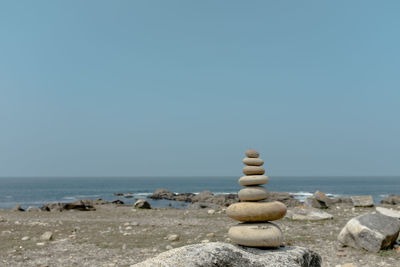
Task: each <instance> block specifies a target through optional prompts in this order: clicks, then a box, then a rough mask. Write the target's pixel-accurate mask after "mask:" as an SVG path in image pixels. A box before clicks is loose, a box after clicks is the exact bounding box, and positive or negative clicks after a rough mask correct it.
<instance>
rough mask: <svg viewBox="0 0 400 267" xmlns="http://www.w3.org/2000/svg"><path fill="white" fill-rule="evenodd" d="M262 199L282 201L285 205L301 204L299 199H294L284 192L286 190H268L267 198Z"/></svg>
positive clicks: (294, 205)
mask: <svg viewBox="0 0 400 267" xmlns="http://www.w3.org/2000/svg"><path fill="white" fill-rule="evenodd" d="M263 201H266V202H272V201H279V202H282V203H283V204H285V205H286V207H296V206H299V205H301V202H300V200H298V199H295V198H294V197H293V196H292V195H291V194H289V193H286V192H274V191H270V192H269V193H268V198H267V199H266V200H263Z"/></svg>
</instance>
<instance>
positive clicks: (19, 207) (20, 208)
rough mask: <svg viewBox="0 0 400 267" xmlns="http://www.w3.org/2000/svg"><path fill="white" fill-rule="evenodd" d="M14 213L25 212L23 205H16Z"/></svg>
mask: <svg viewBox="0 0 400 267" xmlns="http://www.w3.org/2000/svg"><path fill="white" fill-rule="evenodd" d="M11 210H12V211H25V210H24V209H23V208H22V207H21V205H15V206H14V207H13V208H12V209H11Z"/></svg>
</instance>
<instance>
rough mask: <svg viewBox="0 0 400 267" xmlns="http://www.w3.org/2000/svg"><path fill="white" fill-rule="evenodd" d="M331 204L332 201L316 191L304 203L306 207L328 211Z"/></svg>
mask: <svg viewBox="0 0 400 267" xmlns="http://www.w3.org/2000/svg"><path fill="white" fill-rule="evenodd" d="M330 204H331V203H330V199H329V198H328V197H327V196H326V195H325V194H324V193H322V192H320V191H316V192H315V193H314V194H313V195H312V196H310V197H308V198H307V199H306V201H305V202H304V205H306V206H309V207H313V208H317V209H327V208H329V206H330Z"/></svg>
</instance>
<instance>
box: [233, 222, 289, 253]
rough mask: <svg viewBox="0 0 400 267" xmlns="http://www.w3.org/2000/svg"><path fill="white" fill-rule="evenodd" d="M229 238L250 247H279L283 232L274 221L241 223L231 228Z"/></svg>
mask: <svg viewBox="0 0 400 267" xmlns="http://www.w3.org/2000/svg"><path fill="white" fill-rule="evenodd" d="M228 235H229V238H230V239H231V240H232V241H233V242H234V243H236V244H239V245H243V246H250V247H279V246H280V245H281V244H282V232H281V230H280V229H279V227H278V226H277V225H275V224H273V223H269V222H263V223H251V224H247V223H241V224H238V225H235V226H232V227H231V228H229V232H228Z"/></svg>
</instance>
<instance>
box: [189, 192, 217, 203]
mask: <svg viewBox="0 0 400 267" xmlns="http://www.w3.org/2000/svg"><path fill="white" fill-rule="evenodd" d="M212 198H214V194H213V193H211V191H208V190H206V191H203V192H201V193H199V194H197V195H195V196H194V197H192V202H210V203H212V201H211V200H212Z"/></svg>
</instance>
